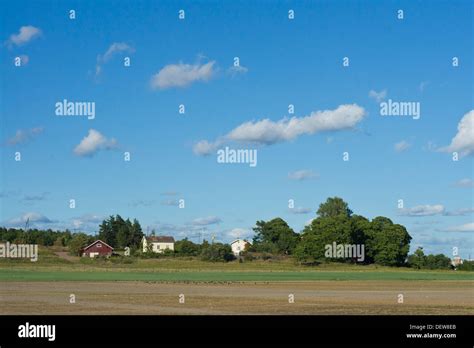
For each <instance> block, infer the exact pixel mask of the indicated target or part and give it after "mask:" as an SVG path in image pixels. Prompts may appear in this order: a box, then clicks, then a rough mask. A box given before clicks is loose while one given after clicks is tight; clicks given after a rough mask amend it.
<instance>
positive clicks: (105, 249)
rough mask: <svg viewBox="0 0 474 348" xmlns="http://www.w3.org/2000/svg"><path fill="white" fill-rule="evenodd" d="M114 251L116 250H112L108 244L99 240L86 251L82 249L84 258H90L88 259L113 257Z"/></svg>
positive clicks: (87, 247)
mask: <svg viewBox="0 0 474 348" xmlns="http://www.w3.org/2000/svg"><path fill="white" fill-rule="evenodd" d="M113 251H114V248H112V247H111V246H110V245H108V244H107V243H105V242H103V241H101V240H100V239H98V240H96V241H95V242H94V243H92V244H91V245H88V246H86V247H85V248H84V249H82V256H88V257H96V256H111V255H112V253H113Z"/></svg>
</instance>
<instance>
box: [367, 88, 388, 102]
mask: <svg viewBox="0 0 474 348" xmlns="http://www.w3.org/2000/svg"><path fill="white" fill-rule="evenodd" d="M386 97H387V90H386V89H384V90H382V91H380V92H377V91H374V90H373V89H371V90H370V91H369V98H372V99H374V100H375V101H376V102H377V103H380V102H382V100H384V99H385V98H386Z"/></svg>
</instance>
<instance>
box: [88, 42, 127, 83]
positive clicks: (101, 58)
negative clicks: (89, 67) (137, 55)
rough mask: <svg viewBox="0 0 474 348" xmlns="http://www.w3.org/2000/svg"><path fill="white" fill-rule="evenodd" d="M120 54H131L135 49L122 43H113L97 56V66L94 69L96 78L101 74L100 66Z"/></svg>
mask: <svg viewBox="0 0 474 348" xmlns="http://www.w3.org/2000/svg"><path fill="white" fill-rule="evenodd" d="M121 52H128V53H133V52H135V49H134V48H133V47H131V46H129V45H128V44H126V43H124V42H114V43H113V44H112V45H110V47H109V48H108V49H107V51H106V52H105V53H104V54H102V55H101V54H99V55H98V56H97V64H96V67H95V74H96V76H97V75H99V74H100V73H101V72H102V66H103V65H104V64H105V63H107V62H108V61H109V60H110V59H112V57H113V56H115V55H116V54H118V53H121Z"/></svg>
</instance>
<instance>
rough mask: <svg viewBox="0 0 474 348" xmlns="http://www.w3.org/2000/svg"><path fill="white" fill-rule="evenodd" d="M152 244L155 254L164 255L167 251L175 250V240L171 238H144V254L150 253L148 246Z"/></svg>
mask: <svg viewBox="0 0 474 348" xmlns="http://www.w3.org/2000/svg"><path fill="white" fill-rule="evenodd" d="M150 244H151V245H152V247H151V250H152V251H153V252H154V253H162V252H164V251H165V250H166V249H169V250H174V238H173V237H170V236H150V237H143V239H142V248H143V249H142V250H143V252H147V251H148V246H149V245H150Z"/></svg>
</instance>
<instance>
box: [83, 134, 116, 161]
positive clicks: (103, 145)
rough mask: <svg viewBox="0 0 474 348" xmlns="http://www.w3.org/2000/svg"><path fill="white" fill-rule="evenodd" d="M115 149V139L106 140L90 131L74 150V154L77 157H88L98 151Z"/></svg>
mask: <svg viewBox="0 0 474 348" xmlns="http://www.w3.org/2000/svg"><path fill="white" fill-rule="evenodd" d="M116 147H117V141H116V140H115V139H113V138H112V139H108V138H106V137H105V136H103V135H102V134H101V133H100V132H98V131H96V130H95V129H90V130H89V134H88V135H87V136H85V137H84V138H83V139H82V140H81V142H80V143H79V145H77V146H76V147H75V148H74V153H75V154H76V155H77V156H86V157H87V156H89V157H90V156H93V155H95V154H96V153H97V152H98V151H99V150H110V149H113V148H116Z"/></svg>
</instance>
